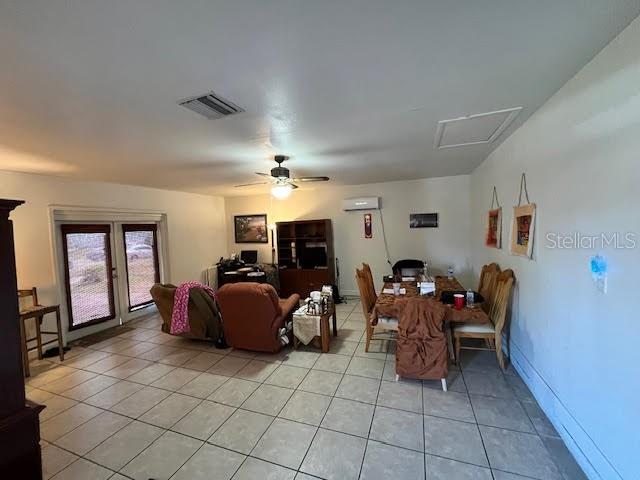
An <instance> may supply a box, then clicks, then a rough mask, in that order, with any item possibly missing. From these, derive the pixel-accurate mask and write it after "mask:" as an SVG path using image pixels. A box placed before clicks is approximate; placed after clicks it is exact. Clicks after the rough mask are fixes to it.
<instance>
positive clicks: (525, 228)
mask: <svg viewBox="0 0 640 480" xmlns="http://www.w3.org/2000/svg"><path fill="white" fill-rule="evenodd" d="M535 222H536V205H535V204H534V203H530V204H528V205H522V206H521V207H520V206H518V207H513V221H512V222H511V253H512V254H513V255H520V256H522V257H527V258H531V255H532V253H533V233H534V227H535Z"/></svg>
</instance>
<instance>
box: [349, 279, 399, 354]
mask: <svg viewBox="0 0 640 480" xmlns="http://www.w3.org/2000/svg"><path fill="white" fill-rule="evenodd" d="M365 270H366V269H365V268H363V269H362V270H359V269H357V268H356V282H357V283H358V290H359V291H360V304H361V305H362V313H363V314H364V321H365V328H366V335H367V340H366V343H365V349H364V351H365V352H368V351H369V345H370V343H371V339H372V338H373V335H374V333H376V332H375V330H376V329H378V330H383V331H397V330H398V322H397V320H395V319H388V318H378V317H377V315H376V313H375V311H374V309H375V306H376V300H377V295H376V293H375V290H374V287H373V277H371V279H370V280H369V278H368V276H367V273H366V272H365ZM369 272H371V270H370V269H369Z"/></svg>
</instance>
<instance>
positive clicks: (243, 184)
mask: <svg viewBox="0 0 640 480" xmlns="http://www.w3.org/2000/svg"><path fill="white" fill-rule="evenodd" d="M268 183H271V182H254V183H242V184H240V185H234V187H251V186H253V185H267V184H268Z"/></svg>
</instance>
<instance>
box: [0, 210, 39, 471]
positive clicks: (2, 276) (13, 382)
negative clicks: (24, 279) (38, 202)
mask: <svg viewBox="0 0 640 480" xmlns="http://www.w3.org/2000/svg"><path fill="white" fill-rule="evenodd" d="M22 203H24V202H22V201H20V200H0V265H1V266H2V268H0V329H1V331H2V335H0V385H2V394H1V395H0V445H1V448H0V472H1V474H0V475H1V476H2V478H20V479H24V480H32V479H42V461H41V456H40V422H39V420H38V416H39V415H40V412H41V411H42V409H43V408H44V406H42V405H37V404H35V403H33V402H30V401H28V400H26V398H25V393H24V374H23V369H22V348H21V337H20V324H21V322H20V318H19V313H18V286H17V282H16V259H15V249H14V244H13V225H12V222H11V220H9V214H10V212H11V211H12V210H13V209H14V208H16V207H17V206H18V205H21V204H22Z"/></svg>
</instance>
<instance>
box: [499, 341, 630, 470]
mask: <svg viewBox="0 0 640 480" xmlns="http://www.w3.org/2000/svg"><path fill="white" fill-rule="evenodd" d="M510 347H511V352H510V360H511V364H512V366H513V367H514V368H515V370H516V371H517V372H518V373H519V374H520V376H521V377H522V380H523V381H524V382H525V383H526V384H527V386H528V387H529V390H531V393H532V394H533V396H534V397H535V399H536V400H537V402H538V404H539V405H540V408H542V410H543V411H544V413H545V414H546V415H547V417H548V418H549V421H551V423H552V424H553V426H554V427H555V429H556V430H557V431H558V433H559V434H560V436H561V437H562V440H563V441H564V443H565V445H566V446H567V448H568V449H569V451H570V452H571V454H572V455H573V457H574V458H575V459H576V462H578V465H580V467H581V468H582V470H583V471H584V473H585V475H586V476H587V477H588V478H589V479H590V480H596V479H597V480H601V479H607V480H609V479H612V480H613V479H615V480H622V477H621V476H620V474H619V473H618V472H617V471H616V469H615V467H614V466H613V465H612V464H611V462H610V461H609V459H608V458H607V457H606V456H605V455H604V454H603V453H602V451H601V450H600V449H599V448H598V446H597V445H596V444H595V442H594V441H593V439H592V438H591V437H590V436H589V434H588V433H587V431H586V430H585V428H584V427H583V426H582V425H581V424H580V423H579V422H578V421H577V420H576V419H575V418H574V417H573V415H571V412H569V410H567V408H566V407H565V406H564V404H563V403H562V401H561V400H560V398H558V396H557V395H556V393H555V392H554V391H553V390H552V389H551V387H550V386H549V385H548V384H547V382H546V381H545V380H544V378H542V376H540V374H539V373H538V372H537V370H536V369H535V367H534V366H533V365H532V364H531V362H530V361H529V359H528V358H527V357H526V355H524V353H523V352H522V350H521V349H520V347H518V345H517V343H515V342H513V340H512V341H511V344H510Z"/></svg>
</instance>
